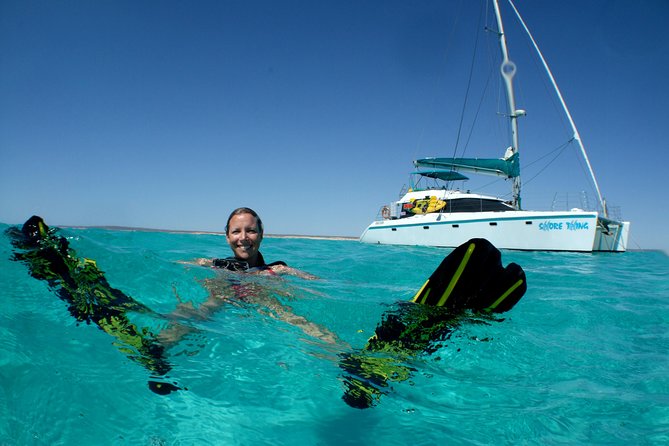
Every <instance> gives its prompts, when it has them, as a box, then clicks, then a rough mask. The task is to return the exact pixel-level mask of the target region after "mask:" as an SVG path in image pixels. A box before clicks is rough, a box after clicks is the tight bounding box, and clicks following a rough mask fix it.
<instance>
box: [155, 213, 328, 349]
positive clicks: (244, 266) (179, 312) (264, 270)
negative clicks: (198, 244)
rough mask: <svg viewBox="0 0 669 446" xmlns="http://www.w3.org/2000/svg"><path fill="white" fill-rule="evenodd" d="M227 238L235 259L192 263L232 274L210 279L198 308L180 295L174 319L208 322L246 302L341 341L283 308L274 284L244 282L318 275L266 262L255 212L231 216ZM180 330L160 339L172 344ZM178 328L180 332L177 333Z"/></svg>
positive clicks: (321, 336)
mask: <svg viewBox="0 0 669 446" xmlns="http://www.w3.org/2000/svg"><path fill="white" fill-rule="evenodd" d="M225 238H226V240H227V242H228V245H229V246H230V249H231V250H232V254H233V256H231V257H227V258H224V259H206V258H200V259H196V260H195V261H194V262H189V263H195V264H197V265H201V266H209V267H212V268H214V269H221V270H227V271H230V272H232V274H230V273H228V274H220V275H219V276H217V277H215V278H211V279H206V280H205V282H204V283H205V286H206V288H207V289H208V290H209V298H208V299H207V300H206V301H205V302H203V303H202V304H200V305H199V306H197V307H195V306H194V305H193V303H192V302H182V301H181V300H180V299H179V296H178V295H177V299H179V304H178V305H177V308H176V310H175V311H174V312H173V313H172V316H173V317H175V318H179V319H192V318H196V319H208V318H209V317H211V316H212V314H213V313H215V312H216V311H218V310H219V309H220V307H221V306H223V305H224V304H225V303H232V304H239V303H240V302H246V303H249V304H252V305H257V306H258V307H259V311H261V312H263V313H266V314H267V315H269V316H270V317H275V318H277V319H280V320H282V321H284V322H286V323H288V324H291V325H293V326H295V327H298V328H300V329H301V330H302V331H303V332H304V333H305V334H307V335H309V336H312V337H315V338H317V339H320V340H321V341H325V342H328V343H332V344H334V343H337V342H339V341H338V339H337V336H336V335H335V334H334V333H332V332H331V331H330V330H328V329H326V328H325V327H321V326H319V325H317V324H314V323H312V322H309V321H308V320H306V319H305V318H304V317H302V316H299V315H296V314H295V313H293V311H292V309H291V308H290V307H288V306H286V305H283V304H282V303H281V302H280V301H279V300H278V299H277V297H275V295H276V294H278V293H279V292H280V290H277V289H272V287H269V286H268V285H271V283H268V282H258V281H252V280H245V279H244V276H243V275H245V274H254V275H262V274H264V275H293V276H297V277H300V278H302V279H306V280H314V279H317V277H316V276H313V275H311V274H308V273H305V272H304V271H300V270H298V269H295V268H291V267H290V266H288V265H286V263H285V262H282V261H277V262H272V263H269V264H268V263H266V262H265V259H264V258H263V255H262V253H261V252H260V244H261V243H262V240H263V225H262V220H261V219H260V217H259V216H258V214H257V213H256V212H255V211H254V210H253V209H250V208H247V207H241V208H237V209H235V210H234V211H232V213H230V216H229V217H228V221H227V223H226V225H225ZM240 273H242V274H240ZM179 327H180V326H177V327H173V329H172V330H170V329H169V328H168V329H167V330H165V331H163V332H162V333H161V334H160V335H159V336H160V337H161V338H162V340H163V341H169V340H170V338H171V337H172V336H173V335H177V338H180V337H181V335H182V333H178V332H179V331H180V330H179ZM174 329H176V332H177V333H175V332H174Z"/></svg>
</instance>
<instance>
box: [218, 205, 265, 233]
mask: <svg viewBox="0 0 669 446" xmlns="http://www.w3.org/2000/svg"><path fill="white" fill-rule="evenodd" d="M241 214H250V215H252V216H253V217H254V218H255V219H256V222H257V223H258V232H259V233H260V235H262V234H263V227H262V220H261V219H260V217H259V216H258V214H257V213H256V211H254V210H253V209H251V208H246V207H241V208H237V209H235V210H234V211H232V212H231V213H230V216H229V217H228V221H227V222H226V223H225V234H226V235H227V234H228V231H229V229H230V220H232V217H234V216H235V215H241Z"/></svg>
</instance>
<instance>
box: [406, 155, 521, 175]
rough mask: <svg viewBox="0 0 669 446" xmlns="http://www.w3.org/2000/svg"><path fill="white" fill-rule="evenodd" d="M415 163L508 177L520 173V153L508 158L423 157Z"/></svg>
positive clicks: (417, 165) (443, 168)
mask: <svg viewBox="0 0 669 446" xmlns="http://www.w3.org/2000/svg"><path fill="white" fill-rule="evenodd" d="M413 163H414V165H415V166H416V167H423V168H428V169H429V168H432V169H438V170H443V171H449V170H461V171H463V172H472V173H478V174H485V175H495V176H500V177H506V178H515V177H517V176H519V175H520V162H519V160H518V153H514V154H513V155H511V156H510V157H508V158H423V159H420V160H416V161H414V162H413ZM454 173H457V172H454Z"/></svg>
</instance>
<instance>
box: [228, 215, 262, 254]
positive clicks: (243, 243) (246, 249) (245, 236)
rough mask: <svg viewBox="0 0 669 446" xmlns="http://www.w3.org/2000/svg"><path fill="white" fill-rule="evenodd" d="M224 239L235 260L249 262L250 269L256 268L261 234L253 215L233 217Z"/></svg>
mask: <svg viewBox="0 0 669 446" xmlns="http://www.w3.org/2000/svg"><path fill="white" fill-rule="evenodd" d="M225 238H226V240H227V241H228V244H229V245H230V249H232V252H233V254H234V255H235V257H236V258H238V259H240V260H245V261H247V262H249V265H250V266H251V267H253V266H256V262H257V259H258V251H259V250H260V243H261V242H262V232H261V230H260V228H259V227H258V220H257V219H256V218H255V217H254V216H253V215H251V214H248V213H243V214H237V215H233V216H232V218H231V219H230V222H229V223H228V231H227V233H226V234H225Z"/></svg>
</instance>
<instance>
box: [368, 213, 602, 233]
mask: <svg viewBox="0 0 669 446" xmlns="http://www.w3.org/2000/svg"><path fill="white" fill-rule="evenodd" d="M409 218H411V217H409ZM574 218H579V219H589V220H591V219H596V218H597V216H596V215H582V216H578V217H574V216H573V215H556V216H551V217H539V216H537V217H510V218H481V219H476V220H448V221H431V222H423V223H410V224H406V225H378V226H370V227H369V228H367V229H368V230H372V229H389V228H409V227H412V226H438V225H458V224H464V223H486V222H491V221H495V222H503V221H517V220H523V221H528V220H573V219H574Z"/></svg>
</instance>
